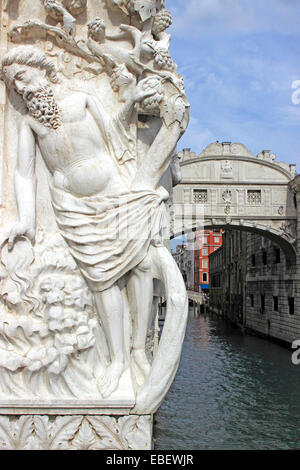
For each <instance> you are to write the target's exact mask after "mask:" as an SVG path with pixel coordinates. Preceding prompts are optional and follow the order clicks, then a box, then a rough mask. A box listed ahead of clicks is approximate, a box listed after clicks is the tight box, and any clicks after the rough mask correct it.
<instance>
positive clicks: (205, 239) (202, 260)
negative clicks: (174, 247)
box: [194, 230, 223, 292]
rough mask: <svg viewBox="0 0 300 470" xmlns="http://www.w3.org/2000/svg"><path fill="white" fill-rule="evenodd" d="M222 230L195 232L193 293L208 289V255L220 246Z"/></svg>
mask: <svg viewBox="0 0 300 470" xmlns="http://www.w3.org/2000/svg"><path fill="white" fill-rule="evenodd" d="M222 233H223V231H222V230H204V231H198V232H195V241H194V291H196V292H201V291H206V290H208V289H209V286H210V275H209V260H210V258H209V257H210V255H211V254H212V253H214V252H215V251H216V250H217V249H218V248H220V246H222Z"/></svg>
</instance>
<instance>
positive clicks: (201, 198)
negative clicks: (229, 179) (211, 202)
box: [194, 189, 208, 204]
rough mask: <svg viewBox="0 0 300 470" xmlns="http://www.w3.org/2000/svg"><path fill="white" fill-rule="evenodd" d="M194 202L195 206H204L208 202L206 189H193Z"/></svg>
mask: <svg viewBox="0 0 300 470" xmlns="http://www.w3.org/2000/svg"><path fill="white" fill-rule="evenodd" d="M194 202H195V203H196V204H206V203H207V202H208V197H207V189H194Z"/></svg>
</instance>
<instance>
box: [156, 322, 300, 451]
mask: <svg viewBox="0 0 300 470" xmlns="http://www.w3.org/2000/svg"><path fill="white" fill-rule="evenodd" d="M299 339H300V338H299ZM292 352H293V351H292V350H289V349H285V348H284V347H282V346H280V345H277V344H274V343H271V342H269V341H268V340H265V339H262V338H259V337H255V336H249V335H243V334H242V333H241V332H240V330H239V329H236V328H233V327H232V326H231V325H229V324H228V323H226V322H225V321H224V320H222V319H220V318H217V317H215V316H210V315H206V316H204V315H201V316H200V317H198V318H194V317H193V316H192V315H191V314H190V318H189V323H188V327H187V333H186V339H185V343H184V347H183V354H182V359H181V363H180V366H179V370H178V373H177V376H176V379H175V381H174V383H173V385H172V387H171V389H170V391H169V393H168V395H167V397H166V399H165V400H164V402H163V404H162V406H161V408H160V409H159V411H158V412H157V414H156V416H155V427H154V438H155V449H156V450H174V449H177V450H196V449H212V450H213V449H300V365H299V366H295V365H293V364H292V362H291V354H292Z"/></svg>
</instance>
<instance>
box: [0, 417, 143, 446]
mask: <svg viewBox="0 0 300 470" xmlns="http://www.w3.org/2000/svg"><path fill="white" fill-rule="evenodd" d="M151 429H152V418H151V416H123V417H121V418H119V419H116V418H113V417H111V416H85V417H84V416H58V417H55V418H51V417H49V416H22V417H21V418H15V417H7V416H1V417H0V449H5V450H21V449H22V450H25V449H26V450H29V449H34V450H134V449H146V448H148V449H150V447H151Z"/></svg>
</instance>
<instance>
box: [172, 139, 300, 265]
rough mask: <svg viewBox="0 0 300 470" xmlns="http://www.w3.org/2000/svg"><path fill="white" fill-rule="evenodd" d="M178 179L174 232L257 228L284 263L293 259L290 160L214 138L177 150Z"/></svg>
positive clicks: (294, 210) (294, 217)
mask: <svg viewBox="0 0 300 470" xmlns="http://www.w3.org/2000/svg"><path fill="white" fill-rule="evenodd" d="M178 157H179V161H180V163H179V164H180V171H181V181H180V183H179V184H178V185H177V186H176V187H175V188H174V190H173V203H174V206H173V214H172V217H173V224H172V227H173V228H172V232H173V237H172V238H175V237H177V236H179V235H181V234H182V233H187V232H190V231H192V230H193V231H195V230H198V229H199V230H205V229H209V228H215V229H219V228H220V229H221V228H222V229H224V230H226V229H227V230H229V229H230V230H243V231H246V232H250V233H257V234H259V235H261V236H263V237H265V238H267V239H270V240H272V242H273V243H275V244H276V245H278V246H279V247H280V248H281V249H282V250H283V252H284V254H285V256H286V261H287V265H288V266H292V265H295V264H296V255H297V251H296V249H297V248H296V246H297V207H296V203H295V192H294V191H293V189H292V182H293V180H294V179H295V177H296V165H294V164H290V165H288V164H286V163H284V162H278V161H277V160H276V155H275V154H273V153H272V152H271V151H269V150H263V151H262V152H261V153H259V154H258V155H257V156H254V155H252V153H251V152H250V151H249V150H248V149H247V148H246V147H245V146H244V145H243V144H240V143H231V142H223V143H220V142H215V143H212V144H210V145H208V146H207V147H206V148H205V149H204V150H203V151H202V152H201V153H200V154H199V155H196V154H195V153H194V152H191V151H190V149H184V150H183V151H182V152H180V153H179V154H178Z"/></svg>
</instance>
